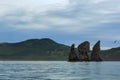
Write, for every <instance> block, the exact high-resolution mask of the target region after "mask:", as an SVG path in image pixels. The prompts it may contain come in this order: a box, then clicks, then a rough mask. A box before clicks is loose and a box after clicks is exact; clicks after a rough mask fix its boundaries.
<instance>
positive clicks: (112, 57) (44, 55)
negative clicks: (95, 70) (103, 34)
mask: <svg viewBox="0 0 120 80" xmlns="http://www.w3.org/2000/svg"><path fill="white" fill-rule="evenodd" d="M69 51H70V47H69V46H66V45H63V44H59V43H56V42H55V41H53V40H51V39H49V38H44V39H30V40H26V41H22V42H18V43H1V44H0V60H46V61H51V60H66V61H67V60H68V54H69ZM76 51H77V49H76ZM101 53H102V55H101V56H102V58H103V60H107V61H120V47H118V48H112V49H110V50H104V51H101Z"/></svg>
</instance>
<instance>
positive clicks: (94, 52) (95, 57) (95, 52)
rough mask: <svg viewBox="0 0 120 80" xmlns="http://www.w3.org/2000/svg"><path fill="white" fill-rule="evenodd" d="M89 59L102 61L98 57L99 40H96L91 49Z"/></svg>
mask: <svg viewBox="0 0 120 80" xmlns="http://www.w3.org/2000/svg"><path fill="white" fill-rule="evenodd" d="M91 61H102V58H101V57H100V41H98V42H97V43H96V44H95V45H94V47H93V49H92V53H91Z"/></svg>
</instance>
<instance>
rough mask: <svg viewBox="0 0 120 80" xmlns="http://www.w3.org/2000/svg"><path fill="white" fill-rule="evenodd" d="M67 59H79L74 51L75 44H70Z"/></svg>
mask: <svg viewBox="0 0 120 80" xmlns="http://www.w3.org/2000/svg"><path fill="white" fill-rule="evenodd" d="M68 61H72V62H74V61H79V59H78V57H77V55H76V53H75V44H72V46H71V49H70V54H69V60H68Z"/></svg>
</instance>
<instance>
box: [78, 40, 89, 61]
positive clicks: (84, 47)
mask: <svg viewBox="0 0 120 80" xmlns="http://www.w3.org/2000/svg"><path fill="white" fill-rule="evenodd" d="M78 52H79V59H80V61H89V60H90V58H89V52H90V43H89V42H88V41H85V42H83V43H81V44H80V45H79V46H78Z"/></svg>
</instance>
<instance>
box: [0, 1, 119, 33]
mask: <svg viewBox="0 0 120 80" xmlns="http://www.w3.org/2000/svg"><path fill="white" fill-rule="evenodd" d="M119 2H120V1H119V0H114V1H113V0H89V1H88V0H69V4H68V0H56V1H54V0H47V1H43V0H37V1H34V0H26V1H24V0H20V1H18V0H14V1H13V2H12V3H10V0H7V1H2V2H1V3H0V4H1V5H0V8H1V11H0V17H1V20H0V21H1V22H5V23H6V24H8V25H9V26H11V27H13V28H17V29H27V30H29V29H30V30H57V31H64V32H68V33H83V32H84V31H85V32H87V31H88V32H89V31H92V30H93V29H95V28H98V27H100V25H103V24H105V23H107V24H109V23H112V22H119V21H120V20H119V18H117V17H119V15H115V14H119V13H120V10H119V9H120V5H119ZM20 3H21V4H20Z"/></svg>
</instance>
